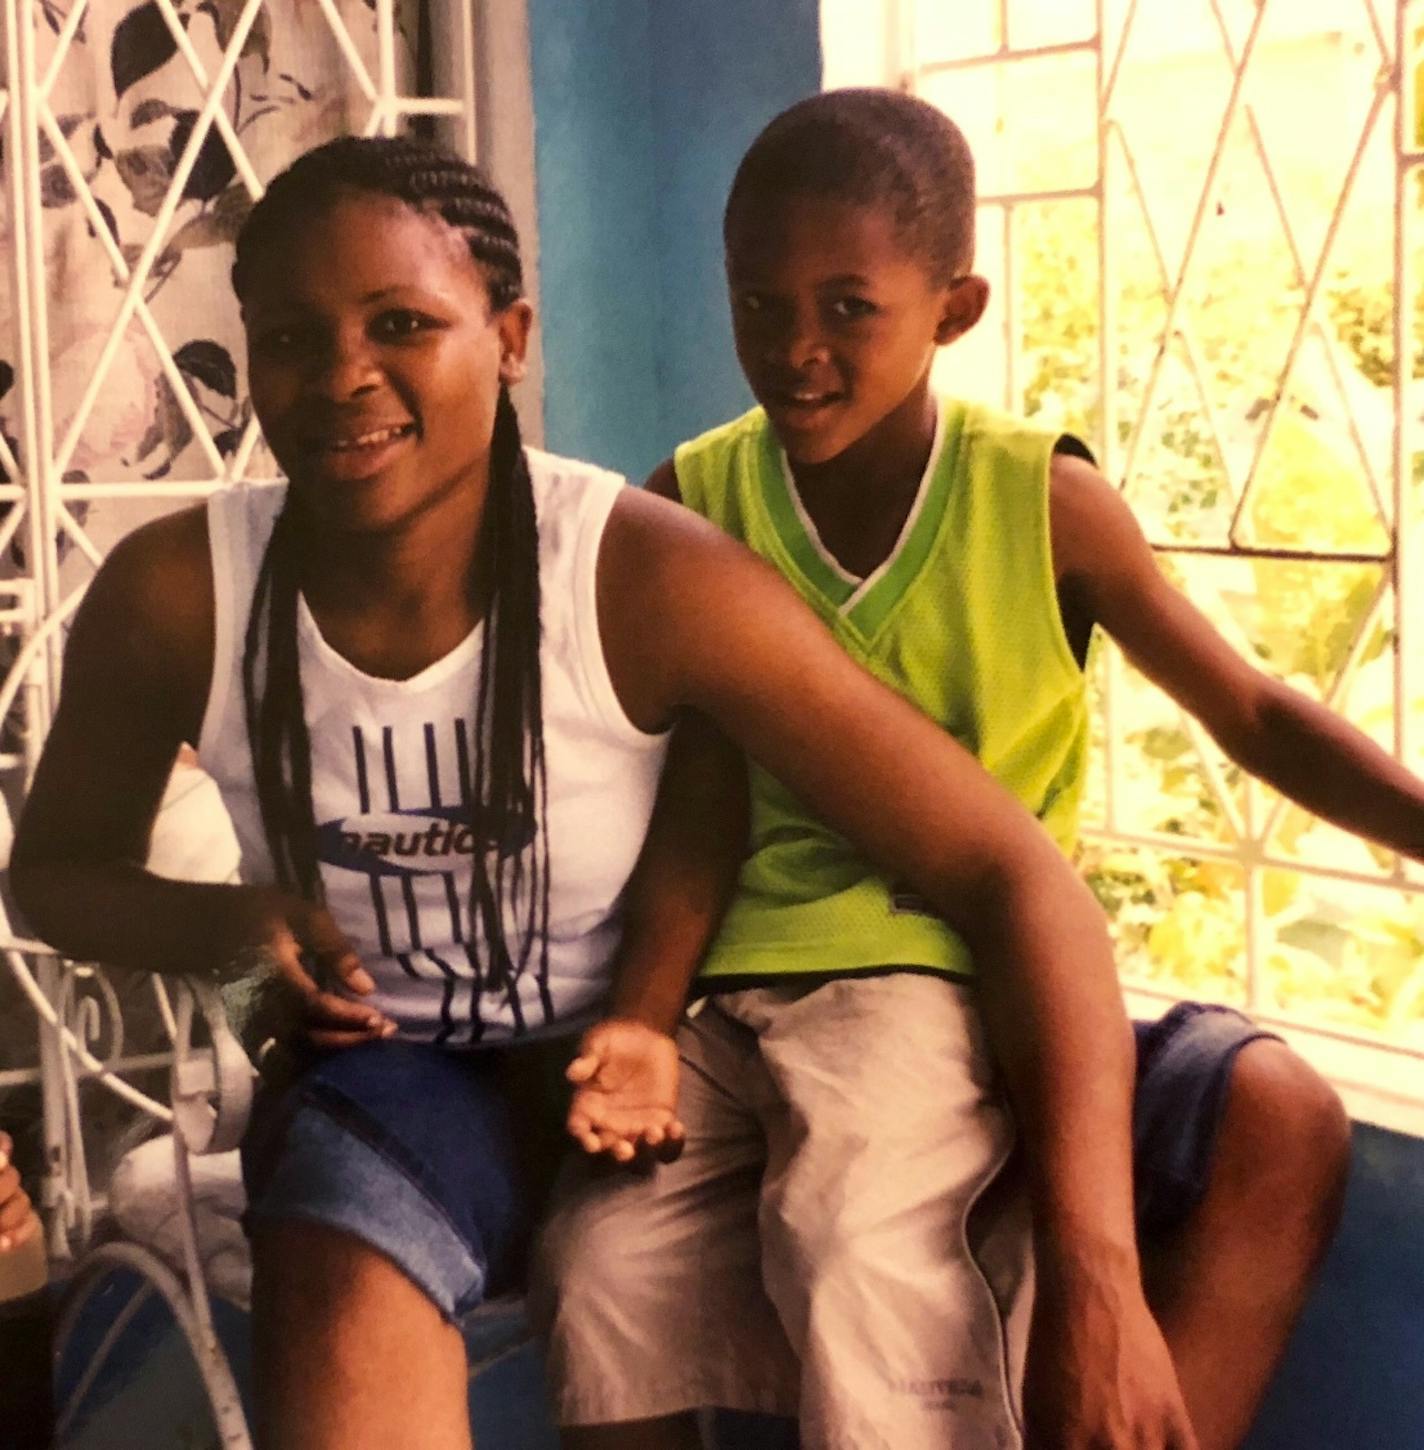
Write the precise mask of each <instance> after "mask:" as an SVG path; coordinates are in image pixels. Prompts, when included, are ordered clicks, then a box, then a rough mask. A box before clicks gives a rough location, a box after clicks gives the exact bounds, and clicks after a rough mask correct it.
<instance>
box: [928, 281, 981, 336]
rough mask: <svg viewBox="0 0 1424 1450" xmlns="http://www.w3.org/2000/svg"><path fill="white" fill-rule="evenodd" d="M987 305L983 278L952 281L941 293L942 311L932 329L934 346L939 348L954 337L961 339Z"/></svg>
mask: <svg viewBox="0 0 1424 1450" xmlns="http://www.w3.org/2000/svg"><path fill="white" fill-rule="evenodd" d="M988 305H989V283H988V280H987V278H984V277H980V276H977V275H976V274H974V273H969V274H968V275H966V276H963V277H956V278H955V279H954V281H953V282H951V283H950V284H949V286H948V288H947V289H946V290H945V299H944V308H943V310H942V311H941V313H940V319H939V325H938V326H937V327H936V328H935V344H936V345H937V346H939V347H943V346H944V345H945V344H946V343H948V342H953V341H954V339H955V338H956V337H963V336H964V334H965V333H966V332H968V331H969V329H970V328H971V327H973V326H974V324H975V323H976V322H978V321H979V319H980V318H981V317H983V315H984V309H985V308H986V307H987V306H988Z"/></svg>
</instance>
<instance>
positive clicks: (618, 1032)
mask: <svg viewBox="0 0 1424 1450" xmlns="http://www.w3.org/2000/svg"><path fill="white" fill-rule="evenodd" d="M677 1077H678V1064H677V1044H676V1043H675V1042H674V1041H673V1040H672V1038H671V1037H669V1036H668V1035H667V1033H665V1032H659V1031H657V1030H656V1029H655V1028H652V1027H649V1026H647V1025H646V1024H645V1023H642V1022H638V1021H635V1020H633V1019H632V1018H629V1017H610V1018H607V1019H605V1020H604V1021H602V1022H599V1023H596V1024H595V1025H594V1026H593V1027H590V1028H589V1030H588V1031H587V1032H585V1033H584V1036H583V1041H582V1042H581V1043H580V1044H579V1055H578V1056H577V1057H576V1058H575V1059H574V1060H573V1062H571V1063H570V1064H569V1069H568V1079H569V1081H570V1082H571V1083H574V1084H576V1085H577V1087H576V1091H575V1092H574V1095H573V1101H572V1102H571V1103H570V1104H569V1116H568V1129H569V1132H570V1133H571V1134H572V1135H573V1137H574V1138H575V1139H577V1141H578V1143H579V1145H580V1146H581V1147H582V1148H583V1149H584V1151H585V1152H587V1153H592V1154H599V1153H607V1154H608V1155H609V1156H610V1157H611V1158H612V1159H613V1160H614V1161H615V1162H618V1163H631V1162H632V1161H633V1160H634V1158H636V1157H638V1156H639V1154H640V1153H642V1152H647V1153H651V1154H652V1155H653V1156H654V1157H656V1158H657V1159H659V1160H660V1161H661V1162H664V1163H671V1162H672V1160H673V1159H674V1158H676V1157H677V1156H678V1154H679V1153H681V1152H682V1140H683V1138H684V1137H685V1135H686V1131H685V1129H684V1128H683V1126H682V1124H681V1123H680V1122H678V1120H677V1113H676V1107H677Z"/></svg>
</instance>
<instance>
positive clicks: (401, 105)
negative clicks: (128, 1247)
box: [0, 0, 476, 1253]
mask: <svg viewBox="0 0 1424 1450" xmlns="http://www.w3.org/2000/svg"><path fill="white" fill-rule="evenodd" d="M473 12H474V7H473V5H471V4H468V3H458V0H68V3H64V0H0V58H3V86H0V146H2V147H3V178H2V179H3V188H0V194H2V195H3V201H0V267H3V268H4V271H5V273H6V274H7V275H6V279H5V281H6V284H7V285H5V286H4V287H3V289H0V471H2V472H3V477H2V478H0V649H3V651H4V654H3V664H4V672H3V674H0V722H3V725H4V731H5V733H4V736H3V740H0V787H3V788H4V800H8V803H9V804H10V805H11V806H12V807H13V806H15V805H17V804H18V801H19V799H20V798H21V796H22V794H23V789H24V785H25V783H26V782H27V780H28V779H29V776H30V774H31V772H32V771H33V768H34V765H35V762H36V759H37V756H38V750H39V746H40V743H41V742H42V741H43V738H44V733H45V731H46V729H47V727H48V723H49V720H50V716H51V710H52V706H53V703H54V700H55V695H56V691H57V688H58V684H59V666H60V656H61V651H62V645H63V639H64V634H65V630H66V627H67V624H68V622H69V620H70V619H71V618H72V616H73V613H74V610H75V609H76V608H77V606H78V603H79V600H80V598H81V597H82V594H83V592H84V589H85V588H86V586H87V585H88V583H89V581H90V579H91V578H92V575H93V571H94V569H95V568H96V567H97V566H98V564H99V563H100V562H101V560H102V557H103V554H104V552H105V550H106V549H107V547H108V546H109V545H110V544H112V542H113V541H114V540H115V539H116V538H118V537H119V536H120V535H122V534H123V533H126V532H128V531H129V530H130V529H131V528H133V527H134V526H135V525H136V524H138V523H140V522H142V521H143V520H144V519H146V518H149V517H152V516H154V515H155V514H158V513H161V512H164V511H167V510H169V509H172V508H174V507H177V506H180V505H182V504H185V503H189V502H192V501H194V500H196V499H199V498H201V497H203V496H204V495H205V494H207V493H208V492H210V491H211V490H213V489H215V488H219V487H221V486H223V485H225V484H227V483H229V482H232V481H236V480H253V481H263V480H266V479H268V478H270V477H271V475H272V464H271V460H270V458H269V457H268V456H267V455H266V453H265V450H264V449H263V448H262V447H261V444H260V440H259V437H258V433H257V429H256V425H255V423H254V421H253V419H252V417H251V409H250V408H249V406H248V404H247V401H246V398H245V395H244V388H243V383H242V377H243V367H242V349H241V332H240V328H239V326H238V318H237V309H236V304H235V302H234V301H233V299H232V297H231V294H230V290H229V287H228V283H227V274H228V270H229V268H230V266H231V259H232V246H231V243H232V238H233V236H234V235H235V232H236V229H237V227H238V225H239V224H240V222H241V219H242V217H243V216H244V215H245V213H246V211H247V209H248V208H249V207H250V205H251V202H252V200H253V199H254V198H255V197H256V196H258V195H259V194H260V192H261V189H262V183H263V180H264V178H266V177H270V176H271V175H273V174H274V173H275V172H276V171H278V170H280V169H281V168H282V166H284V165H285V164H286V163H287V162H289V161H290V160H292V159H293V158H294V157H295V156H296V155H297V154H299V153H300V152H301V151H303V150H305V149H306V148H307V147H309V146H311V145H313V144H316V143H317V142H319V141H322V140H325V139H328V138H329V137H331V136H333V135H336V134H339V133H343V132H355V133H362V134H378V133H379V134H393V133H396V132H398V131H400V130H404V129H406V128H410V127H415V128H419V129H423V130H426V131H430V132H434V133H436V134H438V135H439V136H440V138H441V139H442V140H444V141H445V142H446V144H449V145H453V146H455V147H456V148H457V149H459V150H461V151H462V152H463V153H464V154H466V155H470V156H473V155H474V154H475V146H476V97H475V67H474V61H475V56H474V35H473V25H474V14H473ZM190 774H192V773H191V772H190ZM187 788H191V787H185V786H184V785H183V784H182V782H181V781H180V782H179V783H178V784H177V786H176V788H175V790H174V791H172V792H170V796H171V798H172V799H173V800H174V801H175V803H181V802H180V801H179V798H180V797H181V796H182V795H183V792H184V790H185V789H187ZM4 800H0V805H3V804H4ZM172 874H180V873H178V872H174V873H172ZM0 930H4V931H7V932H8V926H7V925H6V924H5V923H4V921H3V919H0ZM26 945H27V944H25V943H23V942H19V941H17V940H16V939H14V938H13V937H7V939H6V943H0V946H4V948H5V952H6V957H7V960H8V964H9V966H10V968H11V970H12V976H13V982H3V983H0V991H9V992H10V993H11V998H10V999H11V1000H13V992H14V991H18V992H19V993H20V995H21V996H22V997H23V998H26V999H28V1001H29V1003H30V1004H31V1006H33V1008H34V1009H35V1012H36V1013H37V1014H38V1017H39V1022H40V1039H39V1063H38V1066H37V1067H34V1068H29V1067H18V1068H16V1067H7V1068H6V1069H5V1070H3V1071H0V1090H4V1089H13V1088H23V1087H25V1086H26V1085H29V1084H34V1083H36V1082H38V1083H40V1084H41V1085H42V1100H43V1106H44V1117H45V1129H44V1137H45V1146H46V1149H47V1153H48V1168H47V1172H48V1176H47V1178H46V1180H45V1183H44V1187H43V1197H44V1204H45V1207H46V1208H47V1210H48V1220H49V1227H50V1239H51V1247H52V1249H53V1250H54V1251H55V1252H58V1253H65V1252H67V1251H68V1250H70V1249H71V1248H73V1247H74V1246H75V1245H76V1244H82V1243H83V1241H84V1240H85V1239H86V1238H87V1235H88V1230H89V1226H90V1222H91V1219H92V1217H93V1215H94V1213H95V1212H96V1211H97V1210H98V1209H99V1208H101V1207H102V1203H103V1198H102V1194H101V1193H98V1192H91V1188H90V1184H89V1179H88V1175H87V1170H86V1166H85V1165H86V1155H85V1152H84V1148H83V1138H82V1136H81V1132H80V1118H81V1114H80V1095H81V1088H83V1089H84V1092H85V1096H84V1105H85V1111H84V1117H85V1120H86V1125H88V1124H89V1123H90V1122H93V1121H96V1120H97V1121H98V1122H99V1123H100V1124H101V1125H104V1126H108V1127H111V1129H112V1131H111V1136H114V1135H117V1137H118V1138H119V1139H120V1146H122V1140H123V1138H124V1136H125V1135H126V1134H127V1133H129V1132H130V1131H131V1130H132V1132H133V1133H134V1134H136V1135H137V1136H142V1133H143V1132H144V1131H145V1129H144V1128H143V1127H142V1126H138V1127H136V1128H135V1127H133V1126H132V1125H130V1126H129V1127H124V1126H122V1124H121V1122H120V1121H118V1120H116V1121H115V1122H114V1123H113V1124H111V1125H110V1124H107V1123H106V1120H105V1115H104V1108H103V1103H104V1102H105V1101H109V1100H119V1101H122V1102H123V1103H125V1104H127V1105H128V1106H130V1107H134V1108H137V1109H139V1110H140V1112H141V1113H142V1114H143V1115H146V1117H147V1118H149V1119H156V1120H159V1121H165V1120H167V1119H168V1118H169V1117H170V1113H169V1109H168V1108H167V1107H166V1106H165V1105H164V1104H163V1103H162V1102H160V1101H158V1100H157V1098H156V1097H154V1096H153V1095H152V1093H151V1092H150V1091H149V1090H147V1089H148V1088H149V1087H150V1086H151V1084H152V1079H151V1078H146V1077H144V1076H143V1074H144V1073H145V1072H146V1071H148V1070H150V1069H153V1068H157V1067H161V1066H163V1065H165V1064H167V1063H168V1062H169V1060H170V1057H171V1052H170V1050H169V1044H170V1043H172V1042H173V1041H175V1040H176V1037H177V1035H178V1034H179V1030H180V1025H181V1019H182V1017H183V1011H184V1004H182V1003H180V1004H179V1010H178V1012H177V1013H176V1015H175V1011H174V1008H173V1005H172V1004H171V1003H170V1001H169V998H168V995H167V993H166V992H165V990H164V988H163V986H162V985H161V984H160V983H158V981H157V979H154V980H153V981H152V982H151V983H149V982H141V983H137V984H135V983H132V982H120V981H110V980H109V979H108V978H106V977H105V975H104V974H103V973H102V972H100V971H98V970H97V969H94V968H90V967H82V966H80V967H76V966H72V965H69V964H65V963H61V962H59V961H57V960H55V959H54V958H53V957H52V956H48V955H45V954H44V953H43V951H42V949H40V948H39V946H38V944H29V945H30V946H32V947H33V948H34V950H33V951H30V952H26V950H25V947H26ZM139 990H141V991H142V992H143V993H145V994H146V993H148V992H149V991H150V990H152V991H153V992H154V993H155V994H156V997H157V1001H156V1003H154V1004H152V1005H151V1006H150V1008H149V1016H150V1017H152V1018H153V1019H154V1021H155V1022H156V1028H157V1030H156V1040H155V1041H153V1042H151V1043H140V1044H139V1048H140V1049H146V1048H147V1047H152V1048H153V1049H154V1050H152V1051H149V1050H135V1048H134V1047H133V1046H128V1047H126V1046H125V1036H124V1034H125V1019H126V1018H127V1019H128V1023H129V1035H130V1042H132V1037H133V1032H132V1023H133V1017H134V1013H133V1012H132V1011H131V1010H130V1009H131V1006H132V1003H131V1001H130V998H131V997H132V996H133V994H134V993H135V992H137V991H139ZM0 1015H2V1016H3V1017H4V1019H5V1023H6V1027H5V1030H6V1031H7V1032H8V1033H9V1034H10V1035H9V1036H7V1037H6V1038H5V1041H4V1044H3V1045H4V1047H5V1049H6V1050H5V1052H4V1054H3V1055H4V1056H6V1057H9V1058H10V1061H11V1062H14V1061H17V1060H19V1061H25V1060H27V1059H28V1060H31V1061H33V1058H32V1057H30V1056H29V1053H30V1052H32V1051H33V1049H32V1047H27V1046H26V1044H25V1043H24V1042H23V1040H22V1039H23V1037H24V1036H26V1035H28V1034H27V1033H25V1032H23V1031H21V1029H20V1027H19V1023H22V1022H25V1021H26V1020H27V1016H26V1014H23V1013H22V1014H18V1015H17V1014H16V1013H14V1012H10V1011H6V1012H4V1013H3V1014H0ZM17 1033H19V1035H18V1036H17V1035H15V1034H17ZM96 1085H97V1086H98V1087H99V1088H103V1089H107V1090H108V1091H107V1092H101V1093H100V1094H99V1096H98V1097H97V1098H96V1097H95V1095H94V1088H95V1086H96ZM95 1186H96V1188H97V1187H98V1185H97V1184H96V1185H95Z"/></svg>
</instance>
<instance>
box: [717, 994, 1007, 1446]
mask: <svg viewBox="0 0 1424 1450" xmlns="http://www.w3.org/2000/svg"><path fill="white" fill-rule="evenodd" d="M721 1010H724V1011H726V1012H728V1013H732V1014H734V1015H735V1016H736V1017H737V1019H738V1020H739V1021H742V1022H745V1023H746V1024H747V1025H748V1026H750V1027H751V1028H752V1029H753V1030H754V1031H756V1033H757V1035H758V1041H759V1045H760V1051H761V1057H762V1060H763V1061H764V1062H765V1064H766V1067H767V1070H768V1072H769V1073H770V1074H771V1076H772V1078H773V1079H774V1080H775V1083H776V1086H777V1088H778V1094H777V1098H776V1100H775V1102H774V1105H773V1110H772V1112H771V1114H770V1115H769V1116H768V1117H767V1118H766V1119H765V1126H766V1134H767V1149H768V1167H767V1174H766V1181H765V1184H764V1186H763V1190H762V1206H761V1213H760V1227H761V1236H762V1269H763V1274H764V1276H765V1280H766V1286H767V1292H768V1294H769V1295H770V1296H771V1298H772V1300H773V1301H774V1302H775V1304H776V1306H777V1310H778V1312H779V1314H780V1316H781V1320H782V1323H783V1324H784V1325H785V1327H786V1332H787V1336H788V1338H789V1339H790V1341H791V1344H792V1347H793V1348H794V1349H795V1351H796V1352H797V1355H798V1357H799V1359H800V1362H801V1395H800V1415H799V1418H800V1424H801V1443H802V1445H803V1446H804V1447H805V1450H920V1447H924V1450H931V1447H933V1450H941V1447H943V1446H945V1445H949V1444H960V1443H963V1444H965V1445H973V1446H975V1447H976V1450H999V1447H1017V1446H1018V1445H1019V1444H1020V1440H1021V1431H1020V1428H1019V1423H1018V1413H1017V1392H1016V1387H1015V1386H1014V1384H1013V1365H1014V1363H1015V1362H1016V1361H1017V1359H1018V1357H1019V1356H1018V1354H1017V1352H1016V1351H1015V1350H1014V1349H1013V1348H1012V1347H1011V1346H1010V1344H1009V1342H1008V1341H1009V1338H1010V1334H1009V1325H1008V1323H1007V1321H1006V1315H1005V1308H1004V1306H1003V1305H1002V1304H1001V1303H1000V1301H999V1299H998V1298H997V1297H996V1295H995V1292H994V1290H993V1289H992V1288H991V1285H990V1283H989V1280H988V1279H987V1277H986V1275H985V1272H984V1269H983V1267H982V1265H980V1264H979V1263H978V1262H977V1261H976V1259H975V1257H974V1255H973V1254H972V1253H971V1252H970V1249H969V1245H968V1241H967V1236H966V1228H967V1220H968V1218H969V1214H970V1211H971V1209H972V1208H973V1207H974V1206H975V1204H976V1202H977V1201H978V1200H979V1198H980V1197H981V1195H982V1193H983V1191H984V1190H985V1188H986V1187H987V1186H988V1185H989V1184H990V1183H991V1182H992V1181H993V1180H994V1179H995V1177H996V1175H997V1174H998V1173H999V1171H1000V1169H1001V1168H1002V1166H1003V1164H1004V1162H1005V1160H1006V1158H1007V1157H1008V1155H1009V1152H1010V1149H1011V1146H1012V1141H1013V1130H1012V1125H1011V1122H1010V1118H1009V1114H1008V1111H1007V1107H1006V1105H1005V1104H1004V1103H1003V1101H1002V1100H1001V1099H1000V1097H999V1096H998V1094H997V1092H996V1089H995V1086H994V1083H993V1074H992V1069H991V1066H990V1062H989V1057H988V1053H987V1049H986V1047H985V1044H984V1041H983V1035H982V1028H981V1026H980V1023H979V1019H978V1013H977V1011H976V1009H975V1006H974V1002H973V998H972V996H971V994H970V993H969V992H968V991H967V990H966V989H964V988H962V987H959V986H956V985H955V984H954V983H952V982H949V981H947V980H945V979H944V978H940V977H932V976H926V975H916V974H911V973H907V972H900V973H892V974H887V975H884V976H876V977H872V978H857V979H848V978H846V979H840V980H837V981H831V982H827V983H825V984H824V985H822V986H819V987H817V988H815V989H813V990H809V991H799V992H790V991H784V990H783V991H770V990H760V991H753V992H745V993H741V992H739V993H733V994H731V995H730V996H729V997H728V998H726V999H725V1000H723V1001H722V1002H721ZM1019 1248H1020V1258H1019V1267H1020V1271H1021V1272H1020V1273H1019V1275H1018V1278H1017V1285H1016V1287H1017V1288H1018V1289H1019V1291H1020V1292H1022V1291H1023V1290H1024V1289H1025V1288H1026V1280H1027V1272H1028V1251H1029V1245H1028V1236H1027V1233H1026V1232H1025V1233H1024V1234H1023V1235H1021V1236H1020V1239H1019Z"/></svg>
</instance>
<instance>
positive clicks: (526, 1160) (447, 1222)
mask: <svg viewBox="0 0 1424 1450" xmlns="http://www.w3.org/2000/svg"><path fill="white" fill-rule="evenodd" d="M573 1046H574V1044H573V1042H572V1041H567V1042H563V1041H559V1042H541V1043H537V1044H529V1045H527V1046H520V1047H517V1048H509V1049H481V1050H480V1051H478V1052H452V1051H448V1050H446V1049H443V1048H438V1047H430V1046H426V1045H423V1044H416V1043H405V1042H369V1043H363V1044H362V1045H361V1046H359V1047H349V1048H344V1049H342V1050H340V1051H336V1052H325V1053H308V1054H306V1055H305V1056H304V1057H303V1059H302V1060H301V1061H300V1062H299V1063H298V1064H297V1066H296V1070H295V1076H294V1077H291V1078H290V1080H289V1081H288V1082H287V1083H285V1084H284V1085H282V1086H280V1087H278V1086H276V1085H273V1084H264V1085H263V1087H262V1088H261V1089H260V1090H259V1093H258V1097H257V1102H256V1103H255V1105H254V1107H253V1115H252V1123H251V1125H250V1126H249V1128H248V1131H247V1135H246V1137H245V1139H244V1140H243V1144H242V1172H243V1181H244V1184H245V1186H246V1189H247V1201H248V1209H247V1214H246V1216H245V1219H244V1226H245V1227H246V1228H247V1230H248V1232H249V1233H251V1232H252V1229H253V1228H254V1226H255V1225H257V1224H260V1223H263V1222H268V1221H271V1220H276V1219H304V1220H307V1221H309V1222H316V1223H322V1224H327V1225H329V1226H331V1227H333V1228H338V1229H343V1230H345V1231H346V1232H347V1233H349V1234H352V1235H353V1236H354V1237H356V1238H359V1239H361V1240H362V1241H364V1242H365V1243H368V1244H370V1245H371V1246H372V1247H373V1248H375V1249H377V1250H379V1251H380V1252H381V1253H382V1254H384V1255H385V1257H387V1258H388V1259H390V1260H391V1261H392V1262H393V1263H394V1264H395V1265H396V1266H397V1267H398V1268H399V1269H401V1270H402V1272H404V1273H405V1275H406V1276H407V1277H408V1278H409V1279H411V1280H412V1281H413V1282H414V1283H415V1284H416V1285H417V1286H418V1287H419V1288H420V1289H422V1290H423V1291H424V1292H425V1294H426V1295H428V1297H429V1298H430V1299H431V1300H432V1301H433V1302H434V1304H435V1305H436V1307H437V1308H438V1309H439V1310H440V1311H441V1313H442V1314H444V1315H445V1317H446V1318H447V1319H449V1320H451V1321H452V1322H453V1321H455V1320H457V1319H459V1318H460V1317H461V1316H463V1315H464V1314H467V1313H468V1312H469V1311H470V1310H471V1309H473V1308H474V1307H475V1306H476V1305H477V1304H479V1303H480V1302H482V1301H483V1300H484V1299H485V1298H486V1297H488V1296H490V1295H493V1294H499V1293H503V1292H505V1291H506V1290H509V1289H511V1288H515V1287H517V1286H518V1285H519V1284H520V1283H521V1282H522V1278H523V1271H524V1262H525V1252H526V1248H527V1244H528V1239H529V1236H530V1232H531V1229H532V1227H533V1223H534V1220H535V1217H536V1215H537V1213H538V1211H539V1208H540V1206H541V1203H542V1198H543V1195H544V1193H545V1192H546V1191H547V1189H548V1185H549V1183H550V1181H551V1180H552V1176H553V1171H554V1168H555V1166H556V1163H557V1154H558V1152H559V1151H560V1150H561V1149H562V1146H563V1118H564V1115H565V1111H566V1101H567V1089H566V1088H565V1087H564V1084H563V1071H564V1068H565V1066H566V1065H567V1063H568V1062H569V1061H570V1059H571V1058H572V1055H573V1051H572V1049H573Z"/></svg>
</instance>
